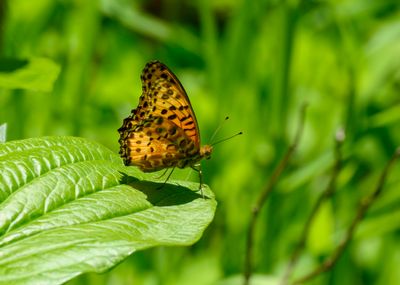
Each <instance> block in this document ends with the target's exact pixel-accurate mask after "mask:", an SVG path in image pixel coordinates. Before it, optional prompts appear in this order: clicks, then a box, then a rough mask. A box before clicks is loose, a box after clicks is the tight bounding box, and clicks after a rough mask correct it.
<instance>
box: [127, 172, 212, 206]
mask: <svg viewBox="0 0 400 285" xmlns="http://www.w3.org/2000/svg"><path fill="white" fill-rule="evenodd" d="M122 174H123V176H122V178H121V183H123V184H126V185H129V186H132V187H133V188H135V189H136V190H139V191H141V192H143V193H144V194H145V195H146V196H147V200H148V201H149V202H150V203H151V204H153V205H155V206H173V205H181V204H186V203H190V202H192V201H193V200H195V199H203V197H202V196H201V195H200V194H199V193H197V192H194V191H193V190H191V189H190V188H188V187H185V186H183V185H177V184H170V183H164V182H160V183H158V182H152V181H146V180H139V179H137V178H135V177H132V176H129V175H127V174H126V173H122ZM204 199H210V198H209V197H204Z"/></svg>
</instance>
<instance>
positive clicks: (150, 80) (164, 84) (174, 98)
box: [118, 61, 212, 189]
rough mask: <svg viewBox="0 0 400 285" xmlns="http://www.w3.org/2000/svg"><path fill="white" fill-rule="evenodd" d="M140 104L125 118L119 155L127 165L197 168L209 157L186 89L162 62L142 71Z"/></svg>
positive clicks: (154, 168) (152, 168) (144, 168)
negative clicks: (202, 144)
mask: <svg viewBox="0 0 400 285" xmlns="http://www.w3.org/2000/svg"><path fill="white" fill-rule="evenodd" d="M141 80H142V91H143V93H142V95H141V96H140V99H139V105H138V106H137V108H136V109H133V110H132V112H131V114H130V115H129V117H128V118H126V119H124V121H123V124H122V127H121V128H119V129H118V132H119V134H120V138H119V143H120V151H119V153H120V155H121V157H122V158H123V160H124V163H125V165H134V166H138V167H139V169H140V170H142V171H143V172H153V171H158V170H161V169H164V168H171V167H172V168H174V167H178V168H185V167H192V168H193V169H195V170H196V171H198V172H199V175H200V189H201V184H202V181H201V170H200V168H195V166H198V165H199V162H200V160H201V159H203V158H206V159H209V158H210V156H211V152H212V146H210V145H205V146H201V145H200V133H199V128H198V125H197V121H196V116H195V114H194V111H193V108H192V106H191V104H190V101H189V97H188V96H187V94H186V92H185V89H184V88H183V86H182V84H181V83H180V82H179V80H178V78H177V77H176V76H175V74H174V73H172V71H171V70H170V69H169V68H168V67H167V66H166V65H165V64H163V63H161V62H159V61H151V62H149V63H147V64H146V66H145V67H144V69H143V72H142V75H141Z"/></svg>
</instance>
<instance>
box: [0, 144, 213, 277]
mask: <svg viewBox="0 0 400 285" xmlns="http://www.w3.org/2000/svg"><path fill="white" fill-rule="evenodd" d="M0 170H1V176H0V276H1V278H0V284H59V283H62V282H65V281H67V280H69V279H71V278H73V277H74V276H76V275H79V274H81V273H83V272H103V271H105V270H107V269H109V268H110V267H112V266H114V265H116V264H117V263H119V262H121V260H123V259H124V258H125V257H127V256H128V255H130V254H131V253H133V252H134V251H136V250H140V249H145V248H149V247H152V246H158V245H190V244H193V243H194V242H196V241H197V240H198V239H199V238H200V236H201V234H202V232H203V231H204V229H205V228H206V227H207V225H208V224H209V223H210V222H211V220H212V218H213V216H214V211H215V208H216V202H215V200H214V198H213V194H212V193H211V191H210V190H209V189H208V188H207V187H206V188H205V189H204V190H205V195H206V197H205V198H202V197H201V195H199V193H198V192H196V191H194V190H197V188H198V184H194V183H187V182H173V183H172V182H171V183H168V184H166V185H165V186H164V187H161V188H160V186H162V183H159V182H154V181H146V180H144V178H145V177H149V175H145V174H143V173H141V172H140V171H138V170H137V169H136V168H134V167H125V166H123V164H122V163H121V160H120V158H119V157H118V156H117V155H116V154H114V153H112V152H111V151H110V150H108V149H107V148H105V147H103V146H101V145H99V144H97V143H94V142H91V141H88V140H85V139H81V138H72V137H48V138H38V139H28V140H22V141H13V142H7V143H4V144H0Z"/></svg>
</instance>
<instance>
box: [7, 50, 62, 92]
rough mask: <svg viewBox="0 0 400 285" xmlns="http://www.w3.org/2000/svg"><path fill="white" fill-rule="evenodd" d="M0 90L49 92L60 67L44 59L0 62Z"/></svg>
mask: <svg viewBox="0 0 400 285" xmlns="http://www.w3.org/2000/svg"><path fill="white" fill-rule="evenodd" d="M0 66H1V69H0V88H1V87H3V88H9V89H28V90H33V91H51V90H52V89H53V83H54V81H55V80H56V79H57V76H58V74H59V73H60V67H59V66H58V65H57V64H55V63H54V62H52V61H51V60H49V59H46V58H32V59H30V60H12V59H11V60H10V59H8V60H5V59H2V60H0Z"/></svg>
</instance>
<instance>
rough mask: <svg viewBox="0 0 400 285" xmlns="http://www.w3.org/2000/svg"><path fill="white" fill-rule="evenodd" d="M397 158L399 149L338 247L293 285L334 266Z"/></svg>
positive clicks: (380, 191)
mask: <svg viewBox="0 0 400 285" xmlns="http://www.w3.org/2000/svg"><path fill="white" fill-rule="evenodd" d="M399 157H400V147H398V148H397V149H396V151H395V152H394V154H393V155H392V157H391V159H390V160H389V161H388V163H387V164H386V166H385V168H384V170H383V172H382V174H381V176H380V177H379V180H378V184H377V185H376V188H375V190H374V192H372V194H370V195H369V196H368V197H366V198H365V199H364V200H362V201H361V203H360V205H359V206H358V209H357V213H356V215H355V217H354V219H353V221H352V222H351V224H350V227H349V228H348V229H347V231H346V234H345V237H344V239H343V240H342V241H341V242H340V243H339V245H338V246H337V248H336V249H335V251H334V252H333V253H332V255H331V256H330V257H329V258H328V259H326V260H325V261H324V262H323V263H322V264H321V265H320V266H318V267H317V268H315V269H314V270H313V271H311V272H310V273H308V274H306V275H304V276H303V277H300V278H298V279H297V280H295V281H294V282H293V283H292V284H293V285H295V284H302V283H305V282H307V281H309V280H311V279H313V278H315V277H316V276H318V275H319V274H321V273H323V272H326V271H328V270H330V269H331V268H332V267H333V266H335V264H336V262H337V261H338V259H339V258H340V256H341V255H342V253H343V252H344V250H345V249H346V247H347V245H348V244H349V242H350V241H351V239H352V238H353V235H354V232H355V230H356V228H357V226H358V225H359V224H360V222H361V221H362V219H363V218H364V216H365V214H366V212H367V211H368V209H369V208H370V207H371V205H372V204H373V203H374V202H375V201H376V200H377V199H378V197H379V195H380V194H381V193H382V189H383V186H384V184H385V181H386V178H387V176H388V175H389V172H390V170H391V168H392V166H393V164H394V163H395V162H396V160H397V159H398V158H399Z"/></svg>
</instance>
